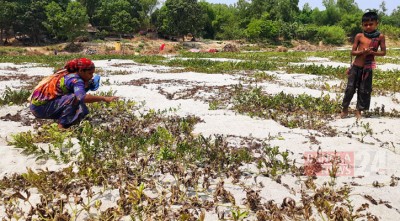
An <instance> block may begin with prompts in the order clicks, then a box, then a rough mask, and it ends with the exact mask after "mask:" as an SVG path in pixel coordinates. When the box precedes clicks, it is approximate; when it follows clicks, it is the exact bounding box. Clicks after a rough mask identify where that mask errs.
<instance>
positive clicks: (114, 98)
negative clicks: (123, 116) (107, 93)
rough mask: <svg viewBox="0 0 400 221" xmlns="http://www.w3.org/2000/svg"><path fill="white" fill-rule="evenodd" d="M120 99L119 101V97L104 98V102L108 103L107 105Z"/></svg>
mask: <svg viewBox="0 0 400 221" xmlns="http://www.w3.org/2000/svg"><path fill="white" fill-rule="evenodd" d="M118 99H119V97H117V96H111V97H104V99H103V101H104V102H107V103H110V102H112V101H116V100H118Z"/></svg>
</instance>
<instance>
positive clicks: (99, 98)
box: [84, 94, 118, 103]
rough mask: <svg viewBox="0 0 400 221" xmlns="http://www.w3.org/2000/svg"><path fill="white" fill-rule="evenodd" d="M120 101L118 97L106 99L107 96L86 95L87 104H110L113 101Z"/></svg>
mask: <svg viewBox="0 0 400 221" xmlns="http://www.w3.org/2000/svg"><path fill="white" fill-rule="evenodd" d="M115 100H118V97H116V96H110V97H106V96H97V95H91V94H86V96H85V99H84V102H85V103H95V102H101V101H104V102H107V103H110V102H111V101H115Z"/></svg>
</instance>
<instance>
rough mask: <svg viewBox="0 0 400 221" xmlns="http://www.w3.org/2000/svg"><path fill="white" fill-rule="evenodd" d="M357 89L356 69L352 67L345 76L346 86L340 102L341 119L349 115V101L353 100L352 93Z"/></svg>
mask: <svg viewBox="0 0 400 221" xmlns="http://www.w3.org/2000/svg"><path fill="white" fill-rule="evenodd" d="M356 88H357V67H356V66H353V67H352V68H351V70H350V72H349V75H348V76H347V86H346V90H345V92H344V98H343V102H342V107H343V110H342V113H341V114H340V117H341V118H344V117H346V116H347V115H348V114H349V106H350V102H351V99H353V96H354V93H355V92H356Z"/></svg>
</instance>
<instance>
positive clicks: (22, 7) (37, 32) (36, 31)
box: [13, 0, 58, 44]
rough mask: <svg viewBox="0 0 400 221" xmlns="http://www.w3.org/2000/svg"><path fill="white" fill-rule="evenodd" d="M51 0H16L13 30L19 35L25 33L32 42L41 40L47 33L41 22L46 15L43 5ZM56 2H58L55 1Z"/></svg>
mask: <svg viewBox="0 0 400 221" xmlns="http://www.w3.org/2000/svg"><path fill="white" fill-rule="evenodd" d="M50 2H51V1H46V0H42V1H23V0H21V1H17V3H18V8H17V13H18V15H17V16H16V18H15V22H14V27H13V28H14V32H15V33H19V34H20V35H27V36H29V37H30V38H31V39H32V42H33V43H34V44H39V43H40V42H41V41H43V37H45V36H47V35H48V32H47V30H46V28H45V27H44V25H43V22H44V21H46V19H47V17H46V14H45V6H46V5H47V4H49V3H50ZM56 4H58V3H56Z"/></svg>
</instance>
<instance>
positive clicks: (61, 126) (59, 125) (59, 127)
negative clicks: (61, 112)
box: [58, 124, 66, 129]
mask: <svg viewBox="0 0 400 221" xmlns="http://www.w3.org/2000/svg"><path fill="white" fill-rule="evenodd" d="M58 129H66V128H65V127H64V126H63V125H62V124H58Z"/></svg>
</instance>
